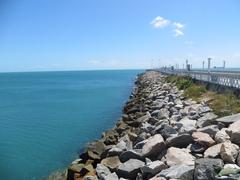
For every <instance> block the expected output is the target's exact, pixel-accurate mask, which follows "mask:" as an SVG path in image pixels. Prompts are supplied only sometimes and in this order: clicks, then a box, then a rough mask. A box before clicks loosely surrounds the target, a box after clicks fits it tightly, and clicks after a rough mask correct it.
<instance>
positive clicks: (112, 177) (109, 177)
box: [100, 172, 119, 180]
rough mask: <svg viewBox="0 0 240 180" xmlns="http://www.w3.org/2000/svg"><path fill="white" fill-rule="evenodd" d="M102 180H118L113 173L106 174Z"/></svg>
mask: <svg viewBox="0 0 240 180" xmlns="http://www.w3.org/2000/svg"><path fill="white" fill-rule="evenodd" d="M100 180H101V179H100ZM102 180H119V178H118V176H117V174H116V173H115V172H114V173H111V174H108V175H107V176H105V177H104V178H103V179H102Z"/></svg>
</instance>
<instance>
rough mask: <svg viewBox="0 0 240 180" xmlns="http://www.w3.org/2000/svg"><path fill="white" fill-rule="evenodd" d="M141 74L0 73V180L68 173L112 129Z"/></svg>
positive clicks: (31, 178) (94, 72)
mask: <svg viewBox="0 0 240 180" xmlns="http://www.w3.org/2000/svg"><path fill="white" fill-rule="evenodd" d="M140 72H142V71H141V70H116V71H69V72H31V73H30V72H29V73H0V179H3V180H16V179H19V180H38V179H43V178H45V177H47V176H48V175H49V174H50V173H51V172H53V171H55V170H58V169H63V168H66V167H67V165H68V164H69V163H70V162H71V161H72V160H74V158H76V157H77V154H78V152H79V151H81V150H82V149H83V148H84V147H85V146H86V143H87V142H89V141H92V140H94V139H98V138H99V137H100V135H101V133H102V131H104V130H107V129H109V128H111V127H113V125H114V124H115V122H116V121H117V119H118V118H119V117H120V115H121V110H122V107H123V105H124V103H125V102H126V101H127V100H128V97H129V95H130V93H131V90H132V88H133V85H134V80H135V78H136V75H137V74H138V73H140Z"/></svg>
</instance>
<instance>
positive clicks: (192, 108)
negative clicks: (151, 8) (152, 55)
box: [67, 71, 240, 180]
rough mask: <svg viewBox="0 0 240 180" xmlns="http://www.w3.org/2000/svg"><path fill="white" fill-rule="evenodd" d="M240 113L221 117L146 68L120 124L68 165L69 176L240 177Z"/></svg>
mask: <svg viewBox="0 0 240 180" xmlns="http://www.w3.org/2000/svg"><path fill="white" fill-rule="evenodd" d="M239 145H240V115H239V114H236V115H234V116H229V117H224V118H217V116H216V115H215V114H214V113H213V112H212V110H211V108H209V107H208V106H207V104H206V103H204V102H202V103H197V102H195V101H192V100H189V99H185V98H184V97H183V92H182V91H179V90H178V89H177V88H176V87H175V86H174V85H173V84H169V83H166V81H165V75H162V74H160V73H158V72H154V71H147V72H146V73H144V74H141V75H139V76H138V79H137V81H136V86H135V88H134V90H133V92H132V94H131V96H130V99H129V101H128V102H127V103H126V105H125V107H124V109H123V114H122V117H121V118H120V119H119V120H118V122H117V123H116V125H115V126H114V127H113V128H112V129H111V130H108V131H106V132H104V133H103V134H102V137H101V139H100V140H98V141H94V142H91V143H90V144H89V145H88V147H87V148H86V150H85V152H84V153H82V154H80V155H79V159H76V160H75V161H74V162H72V164H71V165H70V166H69V167H68V170H67V179H68V180H72V179H75V180H81V179H83V180H97V179H100V180H118V179H121V180H124V179H130V180H135V179H137V180H148V179H150V180H166V179H182V180H191V179H194V180H206V179H239V178H240V167H239V166H240V155H239V151H240V150H239Z"/></svg>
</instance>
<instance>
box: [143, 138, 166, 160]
mask: <svg viewBox="0 0 240 180" xmlns="http://www.w3.org/2000/svg"><path fill="white" fill-rule="evenodd" d="M145 142H146V143H145V144H144V145H143V148H142V155H143V156H144V157H150V158H151V157H155V156H157V155H158V154H159V153H161V151H163V150H164V149H165V142H164V140H163V137H162V136H161V135H160V134H155V135H154V136H152V137H150V138H148V139H147V140H146V141H145Z"/></svg>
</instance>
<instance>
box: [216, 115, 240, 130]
mask: <svg viewBox="0 0 240 180" xmlns="http://www.w3.org/2000/svg"><path fill="white" fill-rule="evenodd" d="M239 120H240V113H238V114H234V115H231V116H225V117H222V118H218V119H216V121H217V122H220V123H223V124H225V125H226V127H227V126H229V125H230V124H232V123H234V122H237V121H239Z"/></svg>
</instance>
